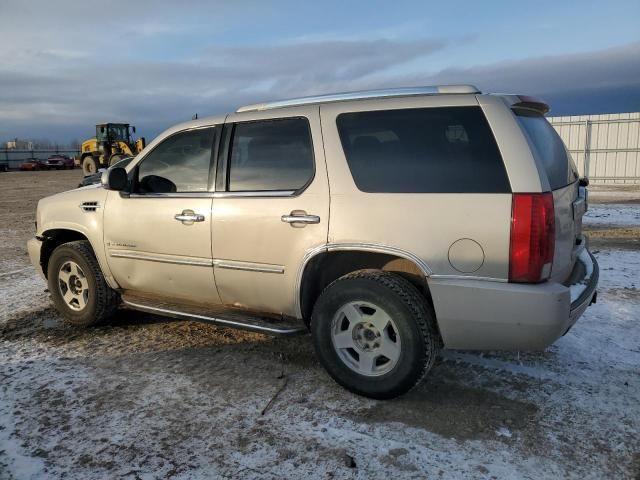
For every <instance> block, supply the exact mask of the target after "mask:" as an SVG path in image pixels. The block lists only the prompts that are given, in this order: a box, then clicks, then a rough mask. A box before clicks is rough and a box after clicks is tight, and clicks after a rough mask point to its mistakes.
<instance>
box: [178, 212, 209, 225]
mask: <svg viewBox="0 0 640 480" xmlns="http://www.w3.org/2000/svg"><path fill="white" fill-rule="evenodd" d="M173 218H175V219H176V220H178V221H179V222H182V223H193V222H204V215H201V214H199V213H196V212H194V211H193V210H183V211H182V213H178V214H177V215H175V216H174V217H173Z"/></svg>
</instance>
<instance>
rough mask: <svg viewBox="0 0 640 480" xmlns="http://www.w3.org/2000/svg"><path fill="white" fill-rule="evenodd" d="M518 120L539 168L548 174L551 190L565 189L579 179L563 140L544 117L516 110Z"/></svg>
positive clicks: (527, 111) (529, 111) (528, 111)
mask: <svg viewBox="0 0 640 480" xmlns="http://www.w3.org/2000/svg"><path fill="white" fill-rule="evenodd" d="M514 113H515V114H516V118H517V119H518V123H519V124H520V126H521V127H522V129H523V130H524V131H525V132H526V134H527V137H529V142H530V143H531V146H532V148H533V149H534V150H535V152H534V153H535V157H536V161H537V162H538V168H539V169H541V170H542V171H543V172H545V173H546V175H547V178H548V179H549V186H550V187H551V190H556V189H558V188H562V187H565V186H567V185H569V184H570V183H573V182H575V181H576V180H577V179H578V171H577V169H576V167H575V164H574V163H573V159H572V158H571V157H570V156H569V155H568V154H567V149H566V148H565V146H564V143H562V139H561V138H560V136H559V135H558V133H557V132H556V131H555V129H554V128H553V127H552V126H551V124H550V123H549V122H547V119H546V118H544V116H543V115H542V114H540V113H537V112H532V111H531V110H515V111H514Z"/></svg>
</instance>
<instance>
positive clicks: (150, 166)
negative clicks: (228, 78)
mask: <svg viewBox="0 0 640 480" xmlns="http://www.w3.org/2000/svg"><path fill="white" fill-rule="evenodd" d="M547 110H548V107H547V106H546V105H545V104H544V103H543V102H541V101H539V100H537V99H535V98H531V97H527V96H521V95H487V94H481V93H480V92H479V91H478V90H477V89H476V88H475V87H473V86H467V85H449V86H439V87H423V88H406V89H394V90H382V91H369V92H355V93H349V94H336V95H323V96H318V97H310V98H302V99H295V100H287V101H281V102H274V103H264V104H259V105H251V106H246V107H243V108H240V109H239V110H238V111H237V112H235V113H233V114H229V115H226V116H220V117H213V118H206V119H199V120H195V121H192V122H188V123H184V124H180V125H177V126H175V127H173V128H171V129H169V130H167V131H166V132H164V133H163V134H161V135H160V136H159V137H158V138H156V139H155V140H154V141H153V142H152V143H151V144H150V145H149V146H148V147H147V148H146V149H145V150H144V151H143V152H142V153H141V154H139V155H138V156H137V157H136V158H135V159H134V160H133V161H132V162H131V163H130V164H129V165H128V166H127V167H126V170H125V169H123V168H111V169H109V170H108V171H107V172H105V173H104V174H103V178H102V185H93V186H88V187H84V188H81V189H76V190H72V191H69V192H64V193H60V194H58V195H54V196H52V197H49V198H45V199H43V200H41V201H40V203H39V204H38V211H37V235H36V237H35V238H34V239H32V240H30V241H29V244H28V249H29V253H30V256H31V259H32V262H33V264H34V265H36V267H37V268H38V269H39V270H40V271H42V272H43V274H44V275H45V277H46V278H47V279H48V283H49V290H50V292H51V296H52V299H53V302H54V303H55V305H56V307H57V309H58V310H59V311H60V312H61V313H62V314H63V315H64V316H65V317H66V318H67V319H68V320H69V321H70V322H71V323H72V324H75V325H80V326H87V325H92V324H95V323H98V322H101V321H103V320H105V319H106V318H108V317H109V316H110V315H112V314H113V313H114V311H115V310H116V309H117V308H118V307H119V306H124V307H128V308H131V309H137V310H142V311H146V312H153V313H157V314H160V315H167V316H171V317H177V318H182V319H190V320H199V321H205V322H211V323H215V324H218V325H223V326H230V327H239V328H244V329H249V330H253V331H258V332H264V333H269V334H281V335H287V334H295V333H300V332H306V331H309V330H310V331H311V335H312V337H313V344H314V346H315V350H316V353H317V355H318V358H319V359H320V361H321V362H322V364H323V365H324V366H325V367H326V369H327V371H328V372H329V374H330V375H331V376H332V377H333V378H334V379H335V380H336V381H337V382H338V383H340V384H341V385H343V386H345V387H346V388H348V389H350V390H352V391H353V392H356V393H358V394H361V395H366V396H369V397H374V398H390V397H393V396H396V395H399V394H402V393H404V392H406V391H408V390H409V389H410V388H412V387H413V386H414V385H416V384H417V383H418V382H419V381H420V379H421V378H422V377H423V376H424V375H425V374H426V373H427V372H428V371H429V369H430V368H431V366H432V365H433V362H434V359H435V357H436V355H437V353H438V351H439V350H440V349H441V348H443V347H444V348H453V349H474V350H487V349H491V350H493V349H507V350H531V349H543V348H545V347H546V346H548V345H549V344H551V343H552V342H554V341H555V340H556V339H557V338H558V337H560V336H561V335H564V334H565V333H566V332H567V331H568V330H569V329H570V328H571V326H572V325H573V324H574V323H575V322H576V320H577V319H578V317H579V316H580V315H581V314H582V312H584V310H585V309H586V308H587V306H588V305H590V304H591V303H592V302H594V301H595V295H596V285H597V281H598V266H597V263H596V261H595V259H594V258H593V257H592V256H591V254H590V253H589V252H588V250H587V243H586V238H585V237H584V236H583V235H582V234H581V228H582V225H581V223H582V215H583V214H584V212H585V210H586V208H587V192H586V188H585V187H586V184H587V181H586V180H580V179H579V178H578V174H577V172H576V168H575V166H574V164H573V161H572V160H571V157H570V156H569V154H568V153H567V150H566V149H565V146H564V145H563V144H562V141H561V140H560V138H559V137H558V135H556V133H555V131H554V130H553V128H552V127H551V126H550V125H549V123H547V121H546V120H545V118H544V113H545V112H546V111H547Z"/></svg>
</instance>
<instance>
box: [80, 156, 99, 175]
mask: <svg viewBox="0 0 640 480" xmlns="http://www.w3.org/2000/svg"><path fill="white" fill-rule="evenodd" d="M97 171H98V163H97V162H96V159H95V158H93V157H92V156H87V157H84V158H83V159H82V172H83V173H84V176H85V177H86V176H87V175H93V174H94V173H96V172H97Z"/></svg>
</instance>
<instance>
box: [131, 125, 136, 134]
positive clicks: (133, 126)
mask: <svg viewBox="0 0 640 480" xmlns="http://www.w3.org/2000/svg"><path fill="white" fill-rule="evenodd" d="M131 130H133V133H136V126H135V125H131Z"/></svg>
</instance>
